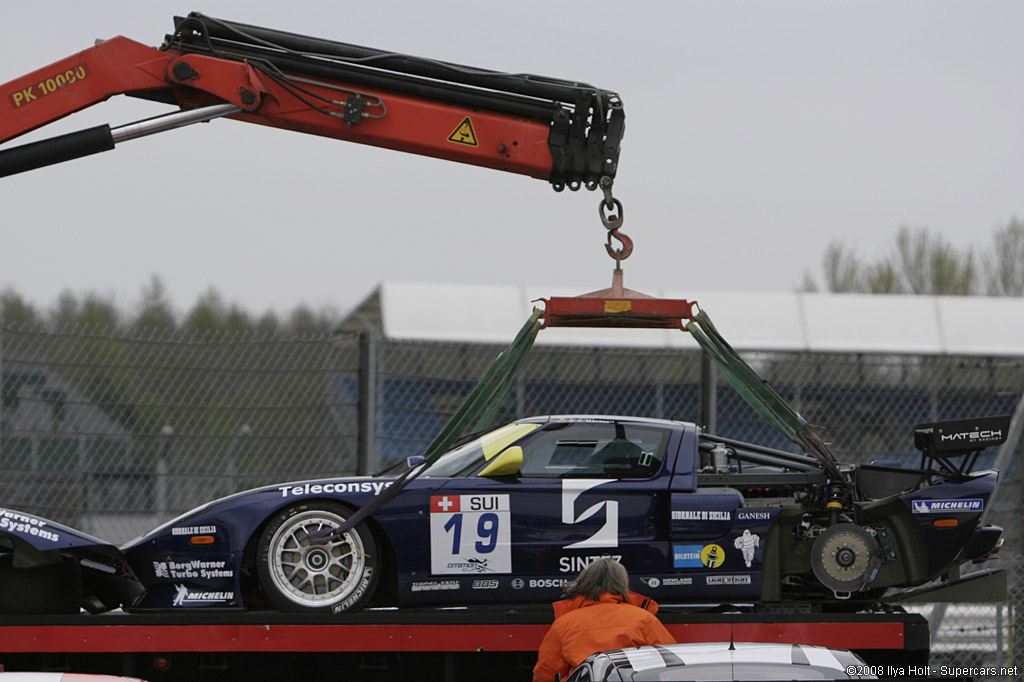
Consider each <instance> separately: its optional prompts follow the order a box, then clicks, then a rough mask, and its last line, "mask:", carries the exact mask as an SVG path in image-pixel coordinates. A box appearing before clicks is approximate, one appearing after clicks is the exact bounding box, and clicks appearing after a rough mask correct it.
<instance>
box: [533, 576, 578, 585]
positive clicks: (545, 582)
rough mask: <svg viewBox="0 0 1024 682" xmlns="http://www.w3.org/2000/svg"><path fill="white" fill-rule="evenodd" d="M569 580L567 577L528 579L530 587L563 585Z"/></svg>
mask: <svg viewBox="0 0 1024 682" xmlns="http://www.w3.org/2000/svg"><path fill="white" fill-rule="evenodd" d="M570 582H571V581H570V580H569V579H568V578H554V579H551V578H535V579H533V580H530V587H564V586H566V585H568V584H569V583H570Z"/></svg>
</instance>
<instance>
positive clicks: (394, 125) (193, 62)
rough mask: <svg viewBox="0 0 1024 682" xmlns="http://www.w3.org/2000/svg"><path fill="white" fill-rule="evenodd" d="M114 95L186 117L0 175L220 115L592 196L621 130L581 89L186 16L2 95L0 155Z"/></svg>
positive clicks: (94, 134) (49, 153)
mask: <svg viewBox="0 0 1024 682" xmlns="http://www.w3.org/2000/svg"><path fill="white" fill-rule="evenodd" d="M118 94H125V95H129V96H133V97H141V98H145V99H151V100H156V101H160V102H165V103H167V104H170V105H173V106H175V107H177V108H178V111H179V112H190V113H186V114H184V115H182V114H179V113H176V114H175V115H172V116H170V117H168V119H167V120H166V121H161V120H154V121H147V122H143V123H142V124H138V125H135V124H133V125H131V126H124V127H123V128H113V129H111V128H109V127H108V126H100V127H99V128H94V129H90V130H87V131H81V132H79V133H72V134H70V135H66V136H62V137H59V138H53V139H51V140H44V141H42V142H35V143H32V144H30V145H24V146H21V147H14V148H8V149H0V175H10V174H13V173H17V172H21V171H24V170H30V169H32V168H37V167H40V166H44V165H50V164H52V163H57V162H60V161H64V160H67V159H72V158H77V157H79V156H84V155H87V154H91V153H95V152H98V151H105V150H107V149H111V148H113V147H114V145H115V144H116V143H118V142H121V141H123V140H126V139H132V138H133V137H139V136H141V135H146V134H151V133H153V132H159V131H160V130H162V129H166V128H170V127H180V126H181V125H186V124H188V123H192V122H196V121H200V120H209V119H211V118H216V117H221V116H226V117H228V118H233V119H237V120H241V121H246V122H249V123H257V124H260V125H269V126H274V127H278V128H283V129H287V130H293V131H296V132H303V133H309V134H313V135H321V136H325V137H333V138H336V139H340V140H347V141H350V142H358V143H362V144H369V145H374V146H378V147H384V148H389V149H395V150H399V151H405V152H409V153H413V154H421V155H424V156H430V157H435V158H439V159H443V160H448V161H455V162H459V163H468V164H472V165H476V166H482V167H486V168H492V169H495V170H501V171H506V172H510V173H517V174H523V175H529V176H531V177H534V178H539V179H543V180H546V181H548V182H550V183H551V184H552V186H554V188H555V189H558V190H560V189H562V188H563V187H566V186H568V187H570V188H571V189H574V190H575V189H579V188H580V187H581V186H585V187H587V188H589V189H594V188H596V187H597V186H598V184H599V182H600V181H601V179H602V178H614V176H615V171H616V167H617V164H618V154H619V144H620V141H621V138H622V134H623V130H624V113H623V109H622V103H621V100H620V99H619V97H618V95H616V94H615V93H613V92H609V91H605V90H600V89H598V88H594V87H592V86H589V85H586V84H581V83H574V82H570V81H562V80H557V79H550V78H543V77H538V76H532V75H527V74H506V73H501V72H496V71H489V70H484V69H477V68H473V67H466V66H462V65H458V64H452V63H448V62H440V61H436V60H429V59H422V58H418V57H412V56H409V55H402V54H395V53H391V52H384V51H380V50H374V49H370V48H365V47H360V46H357V45H350V44H347V43H339V42H334V41H329V40H322V39H317V38H310V37H307V36H301V35H297V34H293V33H286V32H282V31H276V30H272V29H266V28H260V27H256V26H250V25H246V24H239V23H234V22H229V21H224V20H220V19H214V18H211V17H207V16H205V15H202V14H198V13H192V14H190V15H188V16H187V17H175V30H174V33H172V34H171V35H168V36H166V39H165V42H164V43H163V45H162V46H161V47H160V48H153V47H148V46H146V45H143V44H141V43H138V42H135V41H133V40H130V39H128V38H124V37H120V36H119V37H116V38H112V39H110V40H106V41H103V42H100V43H98V44H97V45H95V46H93V47H91V48H88V49H86V50H83V51H81V52H79V53H77V54H74V55H71V56H70V57H67V58H65V59H62V60H60V61H58V62H55V63H53V64H51V65H49V66H46V67H44V68H42V69H39V70H37V71H34V72H32V73H30V74H27V75H25V76H22V77H20V78H16V79H15V80H13V81H10V82H8V83H5V84H3V85H0V111H3V115H0V144H3V143H5V142H7V141H9V140H12V139H14V138H17V137H19V136H20V135H23V134H25V133H27V132H29V131H31V130H35V129H36V128H39V127H41V126H44V125H46V124H48V123H51V122H53V121H56V120H58V119H60V118H63V117H65V116H67V115H69V114H71V113H74V112H76V111H80V110H82V109H85V108H87V107H90V106H92V105H94V104H97V103H99V102H102V101H104V100H106V99H108V98H110V97H111V96H113V95H118Z"/></svg>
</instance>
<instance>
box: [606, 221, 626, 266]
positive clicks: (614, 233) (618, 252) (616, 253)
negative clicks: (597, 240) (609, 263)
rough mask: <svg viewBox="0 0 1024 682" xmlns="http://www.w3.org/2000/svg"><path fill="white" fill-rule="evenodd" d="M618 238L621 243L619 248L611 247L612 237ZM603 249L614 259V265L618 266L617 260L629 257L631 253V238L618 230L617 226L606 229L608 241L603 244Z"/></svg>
mask: <svg viewBox="0 0 1024 682" xmlns="http://www.w3.org/2000/svg"><path fill="white" fill-rule="evenodd" d="M613 237H614V238H615V239H618V240H619V243H620V244H622V246H620V247H619V248H617V249H615V248H612V238H613ZM604 248H605V251H607V252H608V255H609V256H611V257H612V258H614V259H615V265H616V266H618V264H619V262H620V261H622V260H625V259H626V258H629V255H630V254H631V253H633V240H632V239H630V238H629V237H627V236H626V235H624V234H623V233H621V232H619V228H617V227H616V228H614V229H612V230H608V242H607V243H606V244H605V245H604Z"/></svg>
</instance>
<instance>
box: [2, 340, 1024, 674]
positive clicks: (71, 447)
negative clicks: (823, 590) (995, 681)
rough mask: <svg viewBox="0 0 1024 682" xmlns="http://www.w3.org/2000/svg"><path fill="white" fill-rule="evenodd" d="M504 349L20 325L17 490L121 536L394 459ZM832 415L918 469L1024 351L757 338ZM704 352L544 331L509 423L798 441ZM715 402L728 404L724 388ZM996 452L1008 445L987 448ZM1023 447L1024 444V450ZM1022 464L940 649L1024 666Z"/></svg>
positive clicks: (776, 370) (769, 375) (13, 483)
mask: <svg viewBox="0 0 1024 682" xmlns="http://www.w3.org/2000/svg"><path fill="white" fill-rule="evenodd" d="M500 350H501V348H498V347H496V346H489V345H483V344H471V343H462V344H459V343H430V342H408V341H403V342H399V341H390V340H385V339H381V338H378V337H374V336H370V335H368V334H365V333H363V334H335V335H324V336H315V337H305V338H280V337H275V336H267V335H260V334H254V333H223V334H204V333H197V332H187V331H162V332H160V333H138V334H131V335H125V334H124V333H112V332H108V331H105V330H100V329H86V328H78V329H65V330H60V331H56V332H53V331H43V330H36V329H17V328H10V327H7V328H2V329H0V378H2V400H0V470H2V473H3V475H2V476H0V486H2V492H3V496H2V498H0V505H2V506H5V507H11V508H15V509H19V510H23V511H27V512H31V513H35V514H39V515H41V516H44V517H47V518H50V519H53V520H55V521H59V522H61V523H66V524H68V525H71V526H73V527H76V528H80V529H82V530H85V531H87V532H90V533H93V534H94V535H97V536H99V537H102V538H104V539H108V540H110V541H112V542H115V543H120V542H124V541H127V540H129V539H131V538H132V537H134V536H136V535H138V534H140V533H142V532H144V531H146V530H149V529H150V528H152V527H153V526H155V525H156V524H157V523H160V522H163V521H165V520H167V519H168V518H171V517H172V516H175V515H177V514H179V513H181V512H184V511H186V510H188V509H190V508H192V507H194V506H197V505H199V504H202V503H203V502H206V501H208V500H211V499H214V498H216V497H219V496H222V495H226V494H229V493H232V492H236V491H239V490H244V489H247V488H252V487H255V486H259V485H264V484H272V483H279V482H283V481H288V480H300V479H304V478H314V477H324V476H337V475H341V474H350V473H355V472H357V471H369V470H379V469H381V468H384V467H386V466H388V465H389V464H394V463H396V462H399V461H401V460H402V459H404V458H405V457H407V456H410V455H414V454H420V453H422V451H423V449H424V448H425V446H426V445H427V444H428V443H429V442H430V440H431V439H432V438H433V436H434V435H435V434H436V433H437V432H438V431H439V430H440V428H441V427H442V426H443V425H444V423H445V422H446V421H447V419H448V418H449V417H450V416H451V415H452V414H453V413H454V412H455V410H456V409H457V408H458V406H459V405H460V403H461V401H462V399H463V398H464V397H465V396H466V395H467V394H468V392H469V391H470V390H471V389H472V387H473V386H474V385H475V384H476V382H477V380H478V379H479V378H480V377H481V376H482V375H483V373H484V371H485V369H486V368H487V366H488V365H489V364H490V362H491V361H492V360H493V359H494V357H495V356H496V354H497V353H498V352H499V351H500ZM744 356H745V358H746V359H747V361H748V362H750V363H751V364H752V365H753V366H754V368H755V369H756V370H757V371H758V372H759V373H760V374H761V375H762V376H763V377H764V378H765V379H766V380H767V381H768V382H769V383H770V384H771V385H772V386H773V387H774V388H775V389H776V391H777V392H778V393H779V394H780V395H782V396H783V397H784V398H786V399H787V400H789V401H790V402H791V404H793V405H794V407H796V408H797V409H798V410H799V411H800V412H801V413H802V414H803V415H804V416H805V417H807V418H808V420H809V421H811V422H812V423H814V424H820V425H822V427H823V431H822V434H823V437H824V439H825V440H826V441H828V442H830V443H831V444H832V448H833V451H834V452H835V454H836V456H837V457H838V458H839V459H840V460H841V461H846V462H853V463H865V462H868V461H870V460H872V459H875V458H887V459H893V458H895V459H898V460H900V461H901V462H903V463H905V464H907V465H911V466H916V465H917V464H918V463H919V453H917V451H916V450H915V449H914V446H913V438H912V429H913V427H914V426H915V425H916V424H919V423H922V422H929V421H938V420H944V419H957V418H965V417H972V416H985V415H995V414H1012V413H1013V412H1014V410H1015V409H1016V406H1017V403H1018V401H1019V400H1020V399H1021V395H1022V387H1024V359H1022V358H991V357H946V356H943V357H932V356H897V355H872V354H808V353H795V352H772V353H747V354H744ZM710 380H711V379H710V375H708V374H707V373H706V372H704V371H703V370H702V359H701V355H700V353H699V352H698V351H695V350H694V351H688V350H669V349H656V350H651V349H628V348H597V347H594V348H585V347H555V346H544V345H539V346H536V347H535V348H534V350H533V352H532V354H531V356H530V358H528V360H527V362H526V364H525V366H524V368H523V370H522V371H521V372H520V374H519V376H518V377H517V378H516V382H515V384H514V385H513V386H512V388H511V390H510V391H509V394H508V395H507V396H506V398H505V400H504V401H503V403H502V404H501V406H500V408H499V409H498V410H497V412H496V414H495V416H494V421H495V422H501V421H507V420H509V419H513V418H516V417H520V416H528V415H534V414H558V413H563V414H564V413H588V414H635V415H643V416H651V417H666V418H675V419H682V420H686V421H695V422H707V421H709V420H713V422H714V424H715V429H714V430H715V432H716V433H718V434H719V435H722V436H726V437H730V438H736V439H740V440H748V441H753V442H758V443H763V444H765V445H770V446H774V447H782V448H786V447H788V446H789V444H788V443H787V442H786V441H785V440H783V439H782V437H781V436H779V435H778V434H776V433H775V432H774V431H773V430H771V428H770V427H769V426H768V425H767V424H765V423H764V422H763V421H762V420H761V419H760V417H758V416H757V414H756V413H755V412H754V411H753V410H752V409H751V408H749V407H748V406H747V405H746V404H745V403H744V402H743V401H742V400H741V399H740V398H739V397H738V396H737V395H736V394H735V392H733V391H732V390H731V389H730V388H729V387H728V386H726V385H724V384H722V385H720V386H717V388H716V389H714V391H713V392H704V393H702V388H704V389H707V388H708V387H709V384H708V382H709V381H710ZM702 395H704V396H710V397H711V398H713V399H709V397H705V398H704V402H705V403H711V404H713V405H714V409H713V412H709V411H708V408H709V404H704V405H702V404H701V403H702ZM986 456H987V457H988V461H987V462H986V461H982V462H981V465H982V466H984V465H986V464H988V465H991V463H992V461H993V459H994V453H990V454H987V455H986ZM1019 456H1020V449H1019V447H1018V451H1017V452H1016V453H1015V456H1014V458H1013V460H1014V461H1016V460H1017V459H1018V458H1019ZM1021 492H1022V488H1021V478H1020V476H1019V473H1018V471H1017V468H1016V467H1015V466H1011V467H1010V469H1009V470H1008V471H1006V472H1003V476H1002V484H1001V487H1000V490H999V492H998V495H997V499H996V500H995V501H994V502H993V504H991V505H990V512H989V517H988V518H987V520H988V521H989V522H992V523H996V524H999V525H1002V526H1003V528H1004V529H1006V532H1005V545H1004V547H1003V549H1002V551H1001V554H1000V559H999V560H998V561H996V562H994V563H995V564H996V565H995V566H986V568H1005V569H1008V571H1009V587H1010V589H1009V592H1010V596H1009V599H1008V601H1007V603H1005V604H998V605H956V606H949V607H945V606H943V605H924V606H922V607H921V611H922V612H923V613H926V614H927V615H928V616H929V620H930V622H931V625H932V630H933V643H932V650H933V661H937V662H940V664H941V663H945V664H955V665H960V666H963V665H977V666H995V667H998V666H1000V665H1012V664H1013V662H1016V663H1018V664H1020V663H1024V655H1022V654H1021V653H1019V649H1020V647H1019V646H1017V644H1016V633H1020V632H1022V631H1024V630H1022V628H1024V618H1022V613H1024V610H1022V605H1024V587H1022V582H1024V581H1022V568H1021V567H1022V559H1021V553H1022V548H1021V518H1022V517H1021V497H1022V495H1021Z"/></svg>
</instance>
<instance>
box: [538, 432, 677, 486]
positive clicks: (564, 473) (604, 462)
mask: <svg viewBox="0 0 1024 682" xmlns="http://www.w3.org/2000/svg"><path fill="white" fill-rule="evenodd" d="M667 441H668V431H667V430H666V429H660V428H657V427H652V426H643V425H638V424H625V423H621V422H614V423H613V422H587V423H579V422H576V423H555V424H551V425H549V426H547V427H546V428H544V429H542V430H540V431H538V432H537V433H535V434H534V435H532V436H530V437H529V438H527V439H526V440H525V441H524V442H521V443H520V446H521V447H522V448H523V463H522V465H521V466H520V468H519V474H520V475H521V476H526V477H534V478H573V477H590V478H650V477H651V476H653V475H655V474H656V473H658V470H659V469H660V468H661V463H662V460H663V458H664V451H665V444H666V443H667Z"/></svg>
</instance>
